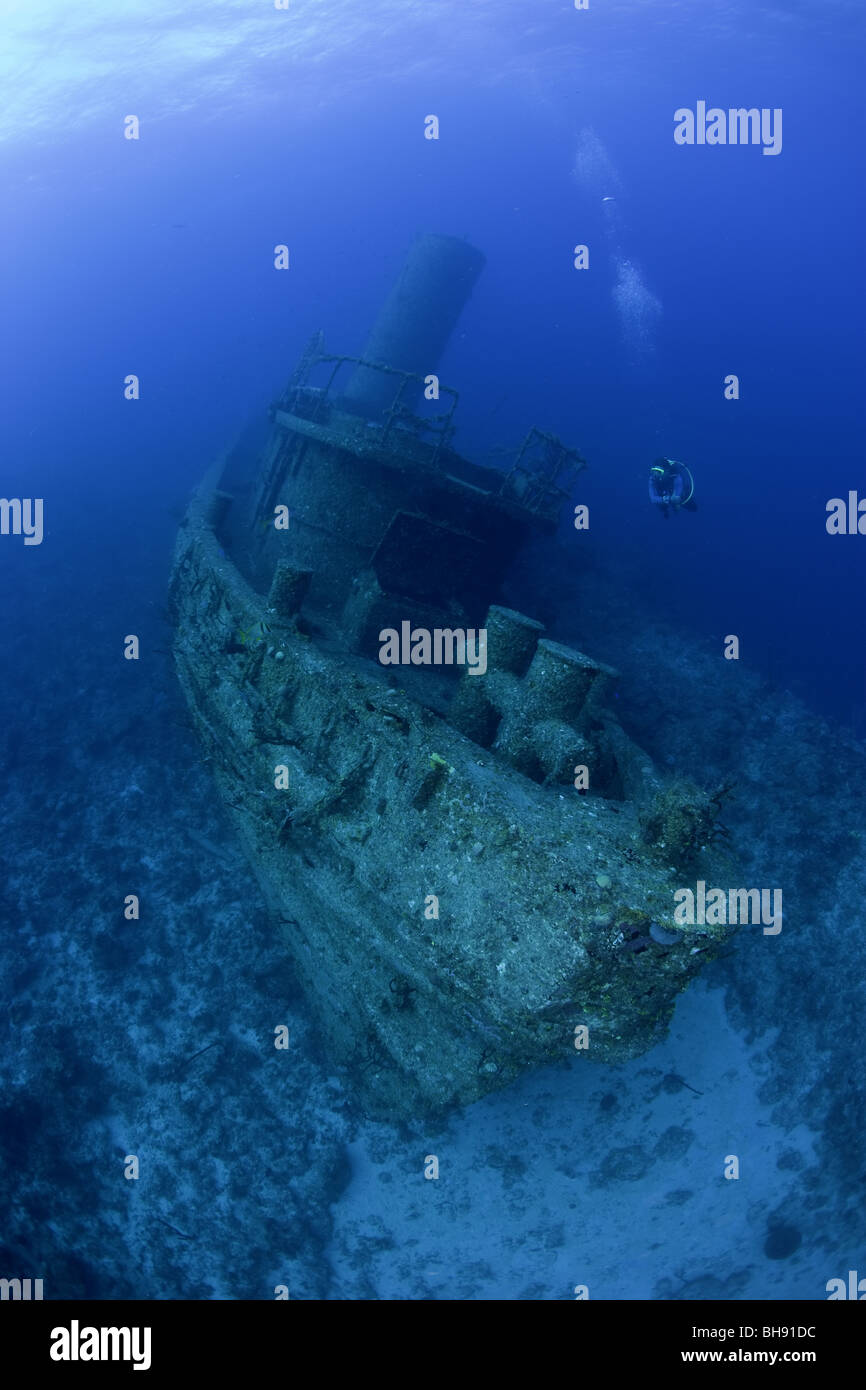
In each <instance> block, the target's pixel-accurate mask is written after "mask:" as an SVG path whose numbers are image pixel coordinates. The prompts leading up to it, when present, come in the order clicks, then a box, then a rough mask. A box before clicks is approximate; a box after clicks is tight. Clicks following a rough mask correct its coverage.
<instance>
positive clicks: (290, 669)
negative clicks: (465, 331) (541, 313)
mask: <svg viewBox="0 0 866 1390" xmlns="http://www.w3.org/2000/svg"><path fill="white" fill-rule="evenodd" d="M481 262H482V258H481V257H480V255H479V253H478V252H476V251H474V250H473V248H471V247H469V246H467V245H466V244H465V243H463V242H458V241H454V240H452V239H450V238H445V237H425V238H422V239H420V241H419V242H418V243H416V245H415V246H414V247H413V248H412V251H411V252H410V255H409V258H408V261H407V263H406V265H405V266H404V269H403V272H402V274H401V276H400V278H399V279H398V282H397V284H396V285H395V288H394V291H393V292H392V295H391V297H390V299H389V300H388V302H387V303H386V305H385V306H384V308H383V310H382V314H381V315H380V319H379V321H378V323H377V325H376V326H375V328H374V330H373V333H372V335H371V339H370V341H369V343H368V345H367V347H366V349H365V351H364V353H363V354H362V356H361V357H360V358H347V357H336V356H333V355H331V354H328V353H326V352H325V349H324V344H323V343H322V341H321V338H320V337H317V338H316V339H315V340H314V341H313V342H312V343H311V344H310V346H309V348H308V349H307V351H306V352H305V354H304V355H303V357H302V359H301V361H300V363H299V364H298V367H297V369H296V370H295V372H294V373H293V375H292V377H291V379H290V381H289V383H288V385H287V387H286V390H285V392H284V393H283V395H282V397H281V398H280V400H279V401H278V402H277V403H276V404H275V405H274V407H272V410H271V427H270V436H269V439H268V441H267V443H266V445H265V447H264V450H263V451H262V452H261V454H260V455H259V456H257V455H256V453H255V451H250V450H249V449H248V448H246V447H244V446H239V447H238V448H237V449H235V450H234V451H232V452H231V453H230V454H229V455H228V456H227V457H226V458H225V459H224V460H221V461H220V462H219V463H217V464H216V465H215V467H214V468H213V469H212V470H211V472H210V473H209V475H208V476H207V477H206V478H205V480H204V482H203V484H202V486H201V488H200V490H199V492H198V493H197V495H196V496H195V498H194V499H193V502H192V504H191V506H190V508H189V511H188V514H187V516H186V518H185V520H184V523H183V524H182V526H181V529H180V533H179V536H178V541H177V547H176V553H175V558H174V566H173V572H172V578H171V589H170V595H171V605H172V609H173V615H174V619H175V626H176V633H175V640H174V653H175V660H176V666H177V671H178V675H179V679H180V683H181V685H182V688H183V691H184V694H185V696H186V700H187V703H188V705H189V709H190V712H191V716H192V720H193V723H194V726H195V728H196V731H197V733H198V736H199V738H200V740H201V743H202V745H203V747H204V749H205V757H206V759H207V763H208V766H209V767H210V768H211V769H212V771H213V775H214V778H215V780H216V783H217V786H218V788H219V791H220V793H221V796H222V799H223V801H224V803H225V807H226V811H227V814H228V816H229V817H230V818H231V820H232V822H233V824H234V826H235V829H236V831H237V834H238V837H239V839H240V841H241V843H242V844H243V846H244V849H245V851H246V854H247V856H248V858H249V860H250V863H251V865H252V866H253V869H254V871H255V873H256V875H257V878H258V881H259V883H260V884H261V888H262V892H263V894H264V897H265V899H266V902H267V903H268V905H269V908H270V909H271V911H272V915H273V923H274V930H275V931H277V932H279V933H280V935H281V938H282V940H283V941H284V943H285V949H286V951H287V952H288V953H289V955H290V956H291V959H292V961H293V964H294V969H295V971H296V973H297V977H298V980H299V982H300V984H301V986H302V988H303V990H304V993H305V995H306V997H307V999H308V1001H309V1004H310V1006H311V1009H312V1011H313V1013H314V1015H315V1018H316V1020H317V1025H318V1028H319V1029H320V1032H321V1038H322V1042H323V1045H324V1048H325V1050H326V1051H327V1052H328V1054H329V1055H330V1057H331V1058H332V1060H333V1062H334V1064H335V1065H336V1066H337V1067H338V1068H340V1069H341V1070H342V1072H343V1073H344V1075H345V1076H346V1078H347V1083H348V1085H349V1087H350V1088H351V1089H352V1090H353V1092H354V1093H355V1094H356V1095H357V1096H358V1097H359V1099H360V1101H361V1103H362V1104H363V1106H364V1107H365V1109H366V1110H367V1112H368V1113H372V1114H376V1115H380V1116H383V1117H388V1118H406V1119H411V1118H415V1119H419V1118H423V1117H424V1116H425V1115H427V1114H429V1113H431V1112H435V1111H439V1110H441V1109H443V1108H445V1107H447V1106H449V1105H452V1104H455V1103H459V1104H466V1103H468V1102H471V1101H473V1100H475V1099H477V1098H478V1097H480V1096H482V1095H484V1094H485V1093H486V1092H489V1091H491V1090H493V1089H495V1088H498V1087H501V1086H504V1085H507V1084H508V1083H509V1082H510V1081H512V1080H513V1079H514V1078H516V1077H518V1076H519V1075H520V1074H521V1073H523V1072H525V1071H526V1070H528V1069H531V1068H534V1067H537V1066H539V1065H541V1064H543V1063H545V1062H549V1061H552V1060H555V1059H562V1058H564V1057H572V1058H575V1057H577V1058H581V1059H584V1058H585V1059H595V1060H603V1061H607V1062H616V1061H619V1060H624V1059H627V1058H630V1057H633V1056H635V1055H638V1054H640V1053H642V1052H644V1051H645V1050H647V1049H648V1048H650V1047H651V1046H652V1045H653V1044H654V1043H656V1042H657V1041H659V1040H660V1039H661V1038H662V1037H663V1036H664V1033H665V1030H666V1027H667V1024H668V1021H669V1019H670V1016H671V1013H672V1011H673V1006H674V1002H675V999H676V996H677V994H678V993H679V991H681V990H682V989H683V988H684V987H685V986H686V985H687V983H688V982H689V980H690V979H691V978H692V977H693V976H694V975H695V973H696V972H697V971H698V969H699V968H700V967H701V966H702V965H703V964H704V963H705V962H706V961H707V960H708V959H710V958H712V956H713V955H714V954H715V953H716V952H717V951H718V949H719V947H720V945H721V942H722V940H723V938H724V936H725V934H726V929H725V928H718V927H711V926H706V925H702V926H697V927H689V926H681V925H678V924H677V923H676V922H675V920H674V896H673V895H674V890H675V888H676V887H677V886H678V884H679V883H680V882H681V881H685V882H688V880H687V879H685V880H683V872H684V869H683V865H684V864H687V863H688V860H689V856H690V855H692V854H694V853H696V852H698V851H699V850H700V852H701V874H702V876H704V877H709V876H710V875H711V873H712V865H711V859H712V853H713V851H712V848H711V845H710V846H709V848H706V847H704V846H703V845H702V844H701V842H702V841H705V840H706V841H710V839H711V835H710V831H711V825H712V819H713V814H714V806H713V803H712V801H711V799H710V798H709V797H708V796H707V795H706V794H703V793H700V792H698V790H697V789H695V788H691V789H685V788H682V787H671V786H665V785H664V784H663V783H662V781H661V779H660V778H659V776H658V774H657V772H656V770H655V769H654V767H653V766H652V764H651V762H650V760H649V759H648V758H647V757H646V755H645V754H644V753H643V752H642V751H641V750H640V749H639V748H637V747H636V746H635V745H634V743H633V742H632V741H631V740H630V739H629V737H628V736H627V734H626V733H625V731H624V730H623V729H622V728H621V726H620V724H619V723H618V721H617V720H616V718H615V717H614V716H613V715H612V714H611V713H610V711H608V710H607V709H606V707H605V691H606V689H607V688H608V686H609V684H610V682H611V680H612V679H614V678H616V673H615V672H612V671H611V670H610V669H609V668H607V667H605V666H603V665H602V664H601V663H599V662H596V661H593V660H592V659H591V657H589V656H587V655H586V654H585V653H582V652H578V651H576V650H574V649H573V648H570V647H567V646H564V645H562V644H561V643H559V642H557V641H555V640H552V638H551V636H549V635H546V634H545V633H544V631H543V629H542V626H541V624H540V623H538V622H536V621H534V620H533V618H532V616H531V615H526V614H523V613H521V612H518V611H516V610H515V609H513V608H510V607H504V606H502V604H501V603H499V602H497V600H498V599H499V598H500V586H501V584H502V582H503V579H504V578H505V577H506V575H507V572H508V569H509V567H510V565H511V562H512V560H513V558H514V556H515V555H516V553H517V551H518V550H519V547H520V546H521V545H522V544H523V542H524V541H525V540H526V538H527V537H529V536H531V535H533V534H537V533H538V532H539V531H541V532H544V531H545V530H548V531H550V530H552V529H553V528H554V527H555V525H556V521H557V517H558V514H559V511H560V509H561V507H562V505H563V503H564V502H565V500H566V499H567V488H568V485H569V482H570V480H571V478H573V476H574V474H575V473H576V472H579V471H580V469H581V468H582V467H583V466H584V461H583V459H582V458H581V457H580V455H579V454H578V453H577V452H576V451H574V450H570V449H567V448H566V447H565V446H564V445H563V444H562V443H561V442H560V441H559V440H558V439H556V438H555V437H553V436H551V435H547V434H543V433H542V432H541V431H538V430H533V431H531V432H530V434H529V435H528V436H527V439H526V440H525V441H524V443H523V445H522V446H521V448H520V449H519V450H518V451H517V452H516V455H515V457H514V460H513V462H512V464H511V467H510V468H507V469H505V470H492V469H487V468H482V467H479V466H478V465H475V464H473V463H471V462H469V461H468V460H466V459H463V458H461V457H460V456H459V455H458V454H457V453H456V452H455V451H454V449H453V448H452V445H451V440H452V436H453V430H454V426H453V414H454V407H455V405H456V393H454V392H450V391H447V390H446V388H444V387H440V386H439V385H438V382H436V378H435V366H436V362H437V360H438V356H439V354H440V353H441V351H442V349H443V347H444V345H445V343H446V342H447V338H448V334H449V332H450V331H451V328H452V327H453V324H454V323H455V322H456V319H457V316H458V315H459V312H460V309H461V308H462V305H463V303H464V302H465V299H466V297H467V296H468V294H469V292H470V291H471V287H472V284H473V283H474V280H475V278H476V276H477V274H478V273H479V270H480V266H481ZM341 376H342V378H343V381H342V384H341ZM317 383H318V384H317ZM434 383H435V385H434ZM428 396H429V397H430V398H431V400H429V401H428V400H427V397H428ZM386 631H393V632H395V633H397V634H401V635H402V636H403V637H405V635H406V634H407V633H408V634H409V635H410V636H411V635H412V634H419V633H421V634H423V633H426V634H431V633H445V634H446V639H445V642H446V646H447V642H448V640H449V635H450V637H451V638H452V639H453V634H455V633H461V632H462V633H470V632H474V633H476V634H480V633H483V634H485V636H486V645H485V644H484V643H483V642H482V645H481V646H480V647H479V648H478V649H477V652H476V655H477V657H478V659H477V660H476V662H475V669H473V667H472V665H471V664H467V661H466V660H465V657H466V655H467V653H468V648H467V647H465V646H464V648H462V649H461V647H460V645H459V643H457V644H456V645H455V642H454V640H451V645H450V653H451V655H452V657H453V656H454V654H455V653H456V655H457V664H451V665H448V664H442V665H433V664H428V661H427V660H424V659H422V660H420V661H418V660H416V661H415V662H413V661H412V660H409V661H408V662H407V663H406V664H397V665H383V664H382V661H381V659H380V657H381V654H382V640H381V635H382V633H383V632H386ZM479 640H481V639H480V638H479ZM413 650H414V652H415V655H416V658H417V657H419V656H420V657H422V658H423V657H424V654H425V649H424V643H423V642H421V643H420V645H415V646H414V648H413ZM443 650H444V648H443ZM461 650H462V651H463V655H464V661H463V664H462V665H461V664H459V658H460V653H461ZM403 652H404V655H406V646H405V642H404V645H403ZM479 654H481V655H483V657H484V660H483V662H482V661H481V660H480V655H479ZM446 660H447V658H446ZM482 668H483V669H482Z"/></svg>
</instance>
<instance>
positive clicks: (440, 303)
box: [344, 235, 485, 420]
mask: <svg viewBox="0 0 866 1390" xmlns="http://www.w3.org/2000/svg"><path fill="white" fill-rule="evenodd" d="M484 261H485V257H484V255H483V254H482V252H481V251H478V250H477V249H476V248H475V247H474V246H470V245H469V243H468V242H466V241H458V239H457V238H456V237H450V236H435V235H428V236H420V237H418V238H417V239H416V240H415V241H414V242H413V243H412V245H411V246H410V248H409V252H408V255H407V256H406V260H405V262H404V264H403V269H402V270H401V272H400V275H399V277H398V279H397V282H396V284H395V285H394V287H393V289H392V290H391V293H390V294H389V296H388V298H387V300H386V301H385V304H384V306H383V307H382V310H381V312H380V313H379V317H378V318H377V320H376V323H375V324H374V326H373V330H372V332H371V333H370V336H369V338H368V339H367V342H366V345H365V347H364V351H363V352H362V353H361V356H362V357H365V358H366V359H367V360H368V361H370V362H379V363H382V364H383V365H384V366H387V367H395V368H396V369H397V370H398V371H402V372H416V373H417V374H418V375H419V376H426V375H427V374H428V373H429V372H435V370H436V368H437V366H438V365H439V359H440V357H441V355H442V353H443V351H444V350H445V346H446V344H447V342H448V339H449V338H450V337H451V334H452V332H453V331H454V328H455V325H456V323H457V320H458V319H459V317H460V315H461V313H462V311H463V307H464V305H465V304H466V301H467V300H468V299H469V296H470V295H471V293H472V290H473V287H474V285H475V281H476V280H477V279H478V276H479V275H480V273H481V270H482V268H483V266H484ZM397 386H398V382H397V381H396V380H395V378H393V377H389V376H388V375H387V374H386V373H383V372H374V371H371V370H370V369H369V368H368V367H356V368H355V371H354V372H353V374H352V377H351V379H350V381H349V383H348V385H347V387H346V392H345V395H344V402H345V404H346V406H347V407H348V409H350V410H352V411H353V412H357V413H358V414H360V415H366V416H367V417H368V418H369V419H371V420H376V419H379V418H380V417H381V415H382V414H383V412H384V411H386V410H387V409H388V407H389V406H390V404H391V402H392V400H393V399H394V396H395V394H396V392H397ZM420 395H421V388H420V386H419V387H418V388H417V389H416V388H414V387H410V386H407V387H406V389H405V391H404V392H403V395H402V397H401V398H400V403H401V405H403V406H405V407H406V408H407V409H409V410H412V409H414V407H415V405H416V403H417V401H418V399H419V397H420Z"/></svg>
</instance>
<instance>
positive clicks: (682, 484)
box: [649, 458, 697, 520]
mask: <svg viewBox="0 0 866 1390" xmlns="http://www.w3.org/2000/svg"><path fill="white" fill-rule="evenodd" d="M694 495H695V483H694V479H693V478H692V475H691V472H690V471H689V469H688V468H686V465H685V464H684V463H677V461H676V459H664V458H661V459H656V461H655V463H654V464H653V465H652V467H651V468H650V476H649V498H650V501H651V502H652V503H654V504H655V506H657V507H661V511H662V516H663V517H664V518H665V520H667V518H668V514H669V512H670V509H671V507H673V509H674V511H675V512H678V511H679V509H680V507H685V509H686V511H689V512H695V511H697V504H696V503H695V501H694V500H693V499H694Z"/></svg>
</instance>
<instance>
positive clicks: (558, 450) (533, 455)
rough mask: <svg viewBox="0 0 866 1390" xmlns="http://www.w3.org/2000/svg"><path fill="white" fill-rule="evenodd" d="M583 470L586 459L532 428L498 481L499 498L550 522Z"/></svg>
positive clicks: (552, 437)
mask: <svg viewBox="0 0 866 1390" xmlns="http://www.w3.org/2000/svg"><path fill="white" fill-rule="evenodd" d="M584 468H586V459H585V458H584V457H583V456H582V454H580V453H579V452H578V450H577V449H570V448H569V447H568V446H567V445H565V444H563V442H562V440H561V439H559V438H558V437H557V435H555V434H548V433H547V432H546V431H545V430H540V429H538V428H536V427H535V426H533V427H532V429H531V430H530V431H529V433H528V434H527V436H526V438H525V439H524V440H523V443H522V444H521V446H520V448H519V449H518V451H517V455H516V457H515V459H514V462H513V463H512V465H511V467H510V468H509V470H508V472H507V473H506V474H505V476H504V477H503V479H502V486H501V488H500V496H502V497H506V498H508V500H509V501H512V502H517V503H518V504H519V505H520V506H521V507H524V508H525V509H526V510H527V511H530V512H533V513H535V515H537V516H543V517H549V518H550V519H551V520H553V519H555V518H556V516H557V515H558V514H559V509H560V507H561V505H562V503H563V501H564V500H565V499H566V498H567V497H568V495H569V492H570V490H571V485H572V483H573V482H574V479H575V478H576V477H577V475H578V473H581V472H582V471H583V469H584Z"/></svg>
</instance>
